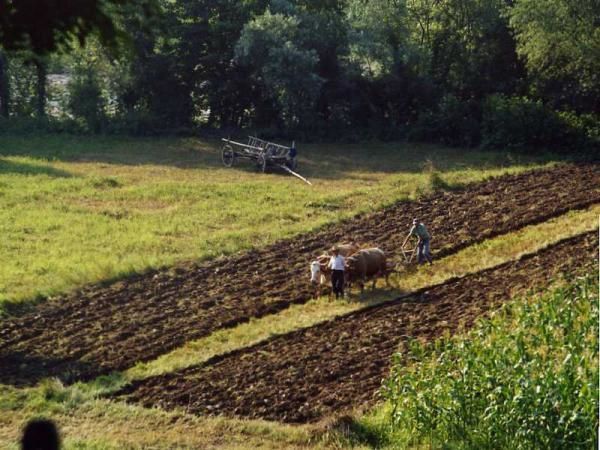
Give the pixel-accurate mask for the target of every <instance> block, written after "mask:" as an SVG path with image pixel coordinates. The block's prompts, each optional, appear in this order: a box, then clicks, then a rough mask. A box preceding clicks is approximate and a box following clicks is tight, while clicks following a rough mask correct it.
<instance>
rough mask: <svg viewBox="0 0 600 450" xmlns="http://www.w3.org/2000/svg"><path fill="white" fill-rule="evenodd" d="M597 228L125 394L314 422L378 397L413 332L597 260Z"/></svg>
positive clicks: (457, 320) (461, 321)
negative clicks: (398, 355) (395, 360)
mask: <svg viewBox="0 0 600 450" xmlns="http://www.w3.org/2000/svg"><path fill="white" fill-rule="evenodd" d="M597 252H598V239H597V232H591V233H586V234H584V235H580V236H577V237H574V238H571V239H567V240H564V241H562V242H560V243H558V244H555V245H553V246H551V247H548V248H547V249H544V250H542V251H540V252H538V253H537V254H535V255H528V256H525V257H523V258H521V259H520V260H517V261H511V262H508V263H505V264H502V265H500V266H497V267H495V268H492V269H488V270H485V271H481V272H478V273H475V274H472V275H468V276H465V277H463V278H459V279H455V280H453V281H449V282H446V283H444V284H441V285H437V286H434V287H431V288H429V289H427V290H423V291H420V292H419V293H417V294H415V295H412V296H409V297H406V298H402V299H399V300H396V301H394V302H391V303H386V304H382V305H378V306H375V307H372V308H369V309H366V310H362V311H358V312H355V313H352V314H349V315H346V316H343V317H339V318H336V319H333V320H331V321H328V322H325V323H322V324H318V325H315V326H313V327H310V328H307V329H303V330H299V331H296V332H292V333H289V334H286V335H282V336H279V337H274V338H272V339H270V340H268V341H266V342H263V343H260V344H257V345H255V346H252V347H248V348H245V349H241V350H238V351H234V352H232V353H230V354H229V355H225V356H220V357H217V358H214V359H213V360H212V361H209V362H208V363H207V364H204V365H201V366H197V367H192V368H188V369H185V370H182V371H180V372H177V373H171V374H167V375H162V376H158V377H154V378H149V379H146V380H143V381H139V382H136V383H135V384H134V385H133V386H131V387H130V388H128V389H127V391H126V392H124V393H123V394H125V395H127V398H128V399H129V400H130V401H137V402H141V403H143V404H144V405H147V406H154V405H160V406H162V407H164V408H167V409H169V408H174V407H180V408H185V409H186V410H187V411H188V412H192V413H199V414H225V415H233V416H240V417H248V418H264V419H268V420H279V421H284V422H310V421H315V420H318V419H320V418H322V417H324V416H326V415H328V414H331V413H333V412H337V411H341V410H345V409H347V408H351V407H353V406H357V405H361V404H365V403H369V402H372V401H373V400H374V399H376V393H377V391H378V389H379V387H380V385H381V381H382V379H383V378H384V377H385V376H386V375H387V373H388V371H389V366H390V363H391V359H392V354H393V353H394V352H395V351H397V349H398V348H399V347H401V346H403V344H404V343H406V342H407V340H408V338H409V337H411V338H419V339H423V340H431V339H434V338H436V337H438V336H440V335H441V334H442V333H444V332H446V331H448V332H450V333H453V332H455V331H456V330H457V329H458V328H459V327H460V326H461V325H464V326H467V327H468V326H470V325H471V324H472V323H473V321H474V320H475V319H476V318H478V317H480V316H482V315H483V314H485V313H486V312H488V311H490V310H491V309H493V308H496V307H497V306H498V305H499V304H500V303H502V302H503V301H506V300H508V299H510V298H511V295H512V294H514V293H522V292H524V291H526V290H527V289H529V288H530V287H532V286H538V287H543V286H545V285H546V284H547V283H548V281H549V280H550V279H551V278H554V277H556V276H558V275H560V274H564V273H571V274H574V273H579V272H583V271H585V270H588V269H589V270H592V268H593V267H595V266H596V265H597V261H596V256H597Z"/></svg>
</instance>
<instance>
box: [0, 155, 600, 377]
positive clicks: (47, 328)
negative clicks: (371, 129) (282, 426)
mask: <svg viewBox="0 0 600 450" xmlns="http://www.w3.org/2000/svg"><path fill="white" fill-rule="evenodd" d="M599 188H600V167H599V166H596V165H578V166H573V165H565V166H560V167H557V168H553V169H548V170H543V171H534V172H528V173H524V174H520V175H516V176H503V177H498V178H495V179H491V180H489V181H487V182H484V183H480V184H476V185H472V186H469V187H468V188H467V189H465V190H462V191H459V192H439V193H436V194H434V195H431V196H429V197H426V198H423V199H422V200H420V201H418V202H399V203H396V204H395V205H393V206H390V207H388V208H385V209H383V210H382V211H380V212H377V213H374V214H366V215H360V216H357V217H355V218H353V219H351V220H347V221H344V222H341V223H338V224H335V225H332V226H329V227H325V228H324V229H322V230H320V231H317V232H313V233H309V234H306V235H302V236H298V237H296V238H293V239H290V240H285V241H280V242H277V243H275V244H273V245H271V246H267V247H265V248H263V249H260V250H255V251H250V252H246V253H243V254H239V255H234V256H232V257H229V258H226V259H225V258H223V259H219V260H214V261H211V262H207V263H204V264H200V265H195V264H194V265H187V266H183V265H182V266H179V267H177V268H174V269H168V270H167V269H166V270H163V271H153V272H149V273H146V274H144V275H140V276H135V277H132V278H130V279H128V280H125V281H121V282H118V283H115V284H113V285H111V286H108V287H101V286H91V287H89V288H87V289H84V290H80V291H78V292H75V293H73V294H71V295H69V296H67V297H64V298H60V299H57V300H55V301H49V302H46V303H45V304H42V305H39V306H38V307H37V308H36V309H35V311H33V312H32V313H28V314H26V315H23V316H21V317H19V318H15V319H11V320H7V321H4V322H3V323H2V329H1V330H0V382H3V383H11V384H17V385H23V384H28V383H32V382H35V381H36V380H38V379H39V378H40V377H43V376H49V375H52V376H60V377H61V378H62V379H63V380H66V381H72V380H75V379H88V378H91V377H94V376H97V375H99V374H102V373H107V372H110V371H112V370H122V369H125V368H128V367H131V366H132V365H133V364H135V362H137V361H147V360H151V359H154V358H156V357H157V356H159V355H161V354H164V353H165V352H168V351H170V350H172V349H174V348H177V347H179V346H181V345H182V344H184V343H185V342H187V341H189V340H192V339H197V338H200V337H202V336H206V335H208V334H210V333H211V332H213V331H215V330H217V329H219V328H223V327H231V326H234V325H236V324H239V323H241V322H244V321H247V320H249V318H252V317H261V316H264V315H267V314H273V313H277V312H278V311H280V310H282V309H285V308H287V307H288V306H289V305H290V304H293V303H303V302H306V301H307V300H308V299H309V298H310V292H309V287H308V283H307V278H308V276H307V272H308V262H309V260H310V258H311V257H312V256H314V255H315V254H316V253H318V252H320V251H321V250H323V249H326V248H328V247H329V246H330V245H331V244H332V243H335V242H338V241H347V240H351V239H352V240H355V241H357V242H361V243H369V244H373V245H378V246H380V247H382V248H383V249H384V250H386V251H387V252H388V253H389V254H391V256H392V258H398V257H399V256H398V255H399V250H400V245H401V243H402V241H403V239H404V236H405V233H406V231H407V229H408V227H409V225H410V222H411V220H412V218H413V217H419V218H421V219H422V220H423V221H424V222H425V223H427V224H428V226H429V229H430V231H431V232H432V234H433V240H432V245H433V248H434V256H438V257H439V256H442V255H446V254H449V253H452V252H455V251H458V250H460V249H462V248H464V247H466V246H468V245H471V244H473V243H476V242H480V241H482V240H484V239H488V238H490V237H494V236H497V235H499V234H503V233H506V232H509V231H512V230H515V229H518V228H520V227H522V226H525V225H528V224H534V223H539V222H543V221H545V220H547V219H549V218H551V217H554V216H557V215H560V214H563V213H565V212H566V211H569V210H572V209H577V208H584V207H587V206H589V205H591V204H594V203H598V202H600V190H599Z"/></svg>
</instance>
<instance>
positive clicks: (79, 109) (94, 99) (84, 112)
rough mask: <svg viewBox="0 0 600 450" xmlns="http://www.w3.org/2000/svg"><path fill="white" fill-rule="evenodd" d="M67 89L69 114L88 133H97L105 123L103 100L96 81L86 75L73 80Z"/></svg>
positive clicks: (89, 74)
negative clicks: (77, 120)
mask: <svg viewBox="0 0 600 450" xmlns="http://www.w3.org/2000/svg"><path fill="white" fill-rule="evenodd" d="M68 89H69V102H68V103H69V105H68V107H69V110H70V112H71V114H73V116H74V117H75V119H79V120H81V121H82V122H83V123H84V124H85V126H86V127H87V129H88V130H89V131H91V132H94V133H98V132H99V131H100V130H101V129H102V126H103V125H104V123H105V114H104V98H103V97H102V90H101V89H100V85H99V84H98V80H96V78H95V77H94V76H93V75H92V74H91V73H88V74H85V75H83V76H80V77H77V78H75V79H73V80H72V81H71V82H70V83H69V87H68Z"/></svg>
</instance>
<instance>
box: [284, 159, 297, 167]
mask: <svg viewBox="0 0 600 450" xmlns="http://www.w3.org/2000/svg"><path fill="white" fill-rule="evenodd" d="M285 165H286V166H287V167H288V169H290V170H296V168H297V167H298V160H297V159H296V158H295V157H294V158H292V159H290V160H289V161H287V162H286V163H285Z"/></svg>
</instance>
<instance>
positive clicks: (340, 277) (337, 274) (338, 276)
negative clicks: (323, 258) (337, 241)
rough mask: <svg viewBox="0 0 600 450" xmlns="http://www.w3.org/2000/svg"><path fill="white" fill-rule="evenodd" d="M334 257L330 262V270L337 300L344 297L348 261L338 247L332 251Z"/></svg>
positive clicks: (332, 286)
mask: <svg viewBox="0 0 600 450" xmlns="http://www.w3.org/2000/svg"><path fill="white" fill-rule="evenodd" d="M332 253H333V255H332V256H331V259H330V260H329V268H330V269H331V288H332V290H333V293H334V294H335V298H340V297H344V269H345V268H346V261H345V259H344V257H343V256H342V255H340V251H339V249H338V248H337V247H334V248H333V249H332Z"/></svg>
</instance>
